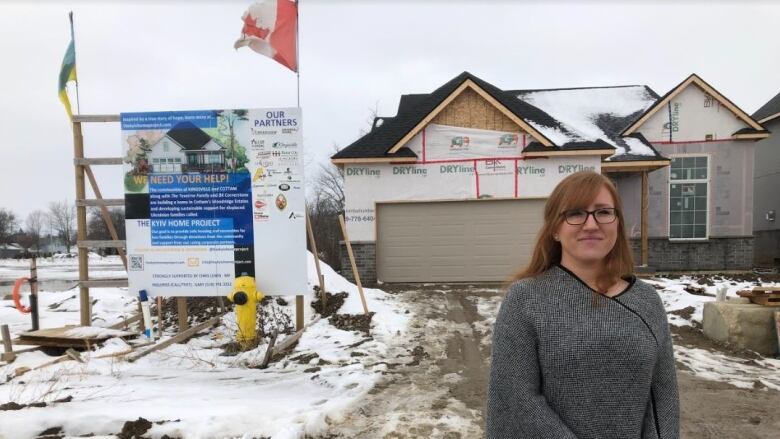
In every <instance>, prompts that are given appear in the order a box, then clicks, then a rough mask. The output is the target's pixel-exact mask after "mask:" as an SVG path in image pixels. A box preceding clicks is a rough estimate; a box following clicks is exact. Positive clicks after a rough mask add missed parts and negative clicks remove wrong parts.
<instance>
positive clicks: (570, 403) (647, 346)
mask: <svg viewBox="0 0 780 439" xmlns="http://www.w3.org/2000/svg"><path fill="white" fill-rule="evenodd" d="M593 293H594V292H593V290H591V289H590V288H589V287H588V286H587V285H586V284H585V283H584V282H583V281H581V280H580V279H579V278H578V277H577V276H575V275H574V274H573V273H571V272H569V271H568V270H566V269H565V268H563V267H560V266H556V267H553V268H551V269H550V270H548V271H547V272H545V273H543V274H541V275H540V276H538V277H536V278H533V279H523V280H521V281H518V282H515V283H514V284H513V285H512V286H511V287H510V288H509V291H508V293H507V296H506V298H505V299H504V302H503V304H502V305H501V310H500V311H499V313H498V318H497V320H496V324H495V328H494V335H493V349H492V352H493V353H492V364H491V370H490V386H489V390H488V402H487V420H486V435H487V437H488V438H495V439H499V438H500V439H508V438H534V439H535V438H544V439H564V438H565V439H575V438H576V439H596V438H599V439H607V438H610V439H613V438H614V439H677V438H678V437H679V401H678V394H677V376H676V373H675V366H674V353H673V350H672V342H671V338H670V334H669V325H668V323H667V320H666V312H665V310H664V307H663V303H662V302H661V299H660V297H659V296H658V293H657V292H656V291H655V289H654V288H653V287H652V286H650V285H648V284H646V283H644V282H641V281H639V280H636V279H632V281H631V284H630V285H629V287H628V288H627V289H626V290H624V291H623V292H622V293H620V294H619V295H617V296H615V297H613V298H601V297H600V298H599V299H600V302H599V304H598V305H596V306H594V304H593Z"/></svg>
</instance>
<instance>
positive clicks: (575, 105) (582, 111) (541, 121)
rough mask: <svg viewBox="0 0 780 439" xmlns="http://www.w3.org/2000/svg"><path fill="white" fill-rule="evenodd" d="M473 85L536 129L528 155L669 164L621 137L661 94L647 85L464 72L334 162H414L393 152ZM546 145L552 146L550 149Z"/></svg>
mask: <svg viewBox="0 0 780 439" xmlns="http://www.w3.org/2000/svg"><path fill="white" fill-rule="evenodd" d="M464 81H471V82H472V83H474V84H476V86H478V87H479V88H481V89H482V91H484V92H485V93H487V94H488V95H490V97H492V98H494V99H495V100H496V101H497V102H498V103H499V104H500V105H503V106H504V108H506V109H507V110H508V111H509V112H510V113H511V114H513V115H515V116H517V117H518V118H519V119H520V120H522V121H523V122H524V123H527V127H528V128H529V129H531V130H535V131H536V137H537V139H536V140H533V141H531V142H530V143H529V144H528V146H527V147H526V148H525V149H524V150H523V151H524V152H550V151H567V150H569V151H574V150H594V151H595V150H601V151H602V152H603V150H612V149H615V153H614V154H613V155H612V156H611V157H610V158H608V159H607V160H610V161H636V160H642V161H644V160H666V159H665V158H664V157H663V156H661V155H660V154H658V152H657V151H656V150H655V149H654V148H653V147H652V145H651V144H650V143H649V142H647V141H646V140H645V139H644V138H643V137H642V136H641V135H633V134H632V135H631V137H623V136H622V135H621V133H622V132H623V131H624V130H625V129H626V128H628V126H629V125H631V124H632V123H634V122H635V121H636V119H637V118H638V117H640V116H641V115H642V114H644V113H645V111H646V110H647V109H648V108H650V107H651V106H652V105H653V104H654V103H655V102H656V101H657V100H658V99H659V96H658V95H657V94H656V93H655V92H654V91H653V90H652V89H650V88H649V87H647V86H643V85H628V86H611V87H584V88H558V89H544V90H509V91H507V90H501V89H499V88H497V87H496V86H494V85H492V84H490V83H487V82H486V81H483V80H482V79H480V78H477V77H476V76H474V75H472V74H470V73H468V72H463V73H461V74H460V75H458V76H456V77H455V78H453V79H452V80H450V81H449V82H447V83H446V84H444V85H443V86H441V87H439V88H438V89H436V90H435V91H433V92H432V93H429V94H407V95H402V96H401V99H400V102H399V104H398V112H397V114H396V115H395V116H393V117H381V116H380V117H375V118H374V123H373V124H372V129H371V131H370V132H368V133H367V134H366V135H364V136H363V137H361V138H359V139H358V140H356V141H355V142H353V143H352V144H351V145H349V146H347V147H346V148H344V149H342V150H341V151H339V152H337V153H336V154H335V155H333V156H332V157H331V159H336V160H341V159H352V158H371V159H377V158H387V159H392V158H399V159H403V158H409V159H416V158H417V156H416V155H415V154H414V152H412V151H411V150H409V149H408V148H407V147H402V148H400V149H398V150H397V151H393V148H394V147H396V145H397V143H398V142H400V141H401V140H402V139H403V138H404V136H406V135H407V134H408V133H409V132H410V131H411V130H413V129H415V127H416V126H418V124H420V123H421V121H422V120H424V118H425V117H427V116H428V115H429V114H431V112H432V111H434V109H435V108H436V107H437V106H438V105H439V104H441V103H442V102H443V101H444V100H445V99H446V98H447V97H448V96H450V95H451V94H452V93H454V92H455V90H456V89H457V88H458V87H459V86H460V85H461V84H462V83H463V82H464ZM545 145H546V146H545Z"/></svg>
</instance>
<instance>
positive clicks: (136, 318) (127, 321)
mask: <svg viewBox="0 0 780 439" xmlns="http://www.w3.org/2000/svg"><path fill="white" fill-rule="evenodd" d="M142 318H143V316H142V315H141V314H136V315H134V316H132V317H130V318H129V319H124V320H122V321H121V322H119V323H114V324H113V325H111V326H109V328H111V329H124V330H130V325H131V324H133V323H135V322H138V321H140V320H141V319H142Z"/></svg>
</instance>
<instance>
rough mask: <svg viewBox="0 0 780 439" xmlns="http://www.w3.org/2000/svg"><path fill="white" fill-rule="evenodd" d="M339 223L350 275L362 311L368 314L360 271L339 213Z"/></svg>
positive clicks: (342, 217)
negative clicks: (357, 293) (352, 278)
mask: <svg viewBox="0 0 780 439" xmlns="http://www.w3.org/2000/svg"><path fill="white" fill-rule="evenodd" d="M339 224H340V225H341V233H342V234H343V235H344V243H345V244H346V245H347V254H348V255H349V263H350V264H352V275H353V276H355V283H356V284H357V287H358V292H359V293H360V303H362V304H363V312H364V313H365V314H366V315H368V305H367V304H366V296H365V295H364V294H363V283H362V282H360V273H358V271H357V265H356V264H355V255H354V254H352V244H350V242H349V236H347V225H346V224H345V223H344V215H339Z"/></svg>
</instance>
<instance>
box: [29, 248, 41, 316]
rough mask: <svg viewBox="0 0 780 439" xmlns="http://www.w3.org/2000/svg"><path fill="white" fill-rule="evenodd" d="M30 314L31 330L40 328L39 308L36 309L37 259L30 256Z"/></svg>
mask: <svg viewBox="0 0 780 439" xmlns="http://www.w3.org/2000/svg"><path fill="white" fill-rule="evenodd" d="M28 282H29V283H30V315H31V317H32V329H33V331H35V330H38V329H40V310H39V309H38V305H39V304H38V259H37V258H36V257H35V256H33V257H32V258H30V280H29V281H28Z"/></svg>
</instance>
